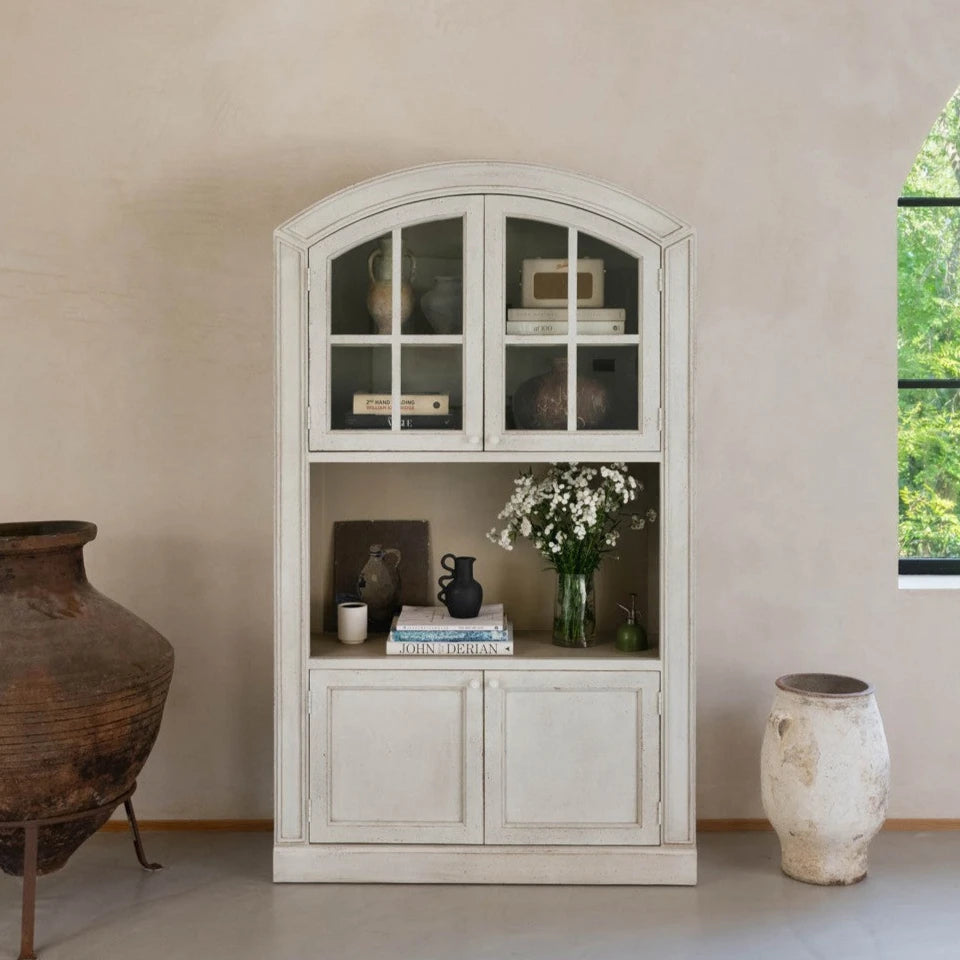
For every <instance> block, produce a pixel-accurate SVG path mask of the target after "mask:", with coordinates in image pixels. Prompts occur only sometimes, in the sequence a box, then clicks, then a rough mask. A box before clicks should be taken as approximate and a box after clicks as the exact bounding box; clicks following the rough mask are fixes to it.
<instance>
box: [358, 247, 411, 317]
mask: <svg viewBox="0 0 960 960" xmlns="http://www.w3.org/2000/svg"><path fill="white" fill-rule="evenodd" d="M415 269H416V261H415V260H414V258H413V255H412V254H411V253H409V252H408V251H407V250H405V249H404V250H401V255H400V323H401V324H404V323H406V322H407V320H409V319H410V314H411V313H413V287H412V286H411V284H410V281H411V280H412V279H413V274H414V270H415ZM367 273H368V275H369V277H370V288H369V290H368V291H367V310H368V311H369V313H370V316H371V318H372V319H373V322H374V326H375V327H376V332H377V333H380V334H389V333H391V332H392V331H393V239H392V238H391V237H384V238H383V239H382V240H381V241H380V246H379V247H377V249H376V250H374V251H373V252H372V253H371V254H370V256H369V257H368V258H367Z"/></svg>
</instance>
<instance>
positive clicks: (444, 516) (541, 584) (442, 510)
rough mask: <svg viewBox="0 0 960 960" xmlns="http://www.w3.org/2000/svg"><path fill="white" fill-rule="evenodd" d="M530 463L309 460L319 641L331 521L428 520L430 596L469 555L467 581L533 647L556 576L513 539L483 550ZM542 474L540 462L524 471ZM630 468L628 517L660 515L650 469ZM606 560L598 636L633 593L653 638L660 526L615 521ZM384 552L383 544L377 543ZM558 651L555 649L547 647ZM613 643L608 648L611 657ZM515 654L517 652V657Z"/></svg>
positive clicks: (329, 604) (332, 620) (328, 628)
mask: <svg viewBox="0 0 960 960" xmlns="http://www.w3.org/2000/svg"><path fill="white" fill-rule="evenodd" d="M530 466H531V465H530V464H526V463H516V462H502V463H436V462H431V463H394V462H380V463H313V464H311V465H310V541H309V553H310V627H311V633H312V634H315V635H318V639H317V640H315V642H314V646H315V648H316V649H323V647H322V644H321V645H320V646H317V645H318V643H320V640H319V635H323V634H327V635H335V633H336V606H335V598H334V589H333V584H334V577H333V524H334V522H336V521H338V520H427V521H428V522H429V523H430V578H429V584H430V586H431V592H430V595H429V596H428V597H427V598H426V600H427V602H428V603H435V602H436V601H435V599H434V595H435V592H436V587H435V584H436V580H437V577H438V576H439V575H440V573H441V572H442V570H441V569H440V558H441V557H442V556H443V555H444V554H445V553H454V554H460V555H469V556H473V557H476V558H477V559H476V564H475V575H476V578H477V580H479V582H480V583H481V584H482V585H483V588H484V600H485V602H488V603H498V602H502V603H503V604H504V607H505V610H506V613H507V616H508V617H510V619H511V620H512V622H513V624H514V628H515V630H516V631H517V634H518V638H519V637H520V636H523V637H525V638H526V639H528V640H530V641H535V642H538V643H539V642H541V641H542V640H543V638H544V637H545V636H548V634H549V631H550V630H551V628H552V623H553V604H554V591H555V588H556V574H555V573H554V572H553V571H552V570H551V569H549V568H548V567H547V565H546V562H545V561H544V559H543V558H542V557H541V556H540V555H539V553H537V551H536V550H535V549H534V547H533V546H532V544H530V543H529V542H527V541H525V540H522V541H518V542H517V544H516V546H515V547H514V549H513V550H511V551H506V550H504V549H502V548H501V547H499V546H497V545H495V544H493V543H491V542H490V541H489V540H488V539H487V533H488V531H490V530H491V528H493V527H494V526H498V525H499V524H500V523H501V522H500V521H498V520H497V514H498V513H499V511H500V510H501V509H502V508H503V505H504V504H505V503H506V501H507V500H508V498H509V497H510V494H511V493H512V491H513V480H514V479H515V478H516V477H517V476H518V475H519V473H520V471H521V470H526V469H529V468H530ZM532 466H533V469H534V471H535V472H536V473H537V474H538V475H539V474H542V472H543V470H544V468H545V465H544V464H535V465H532ZM629 470H630V472H631V474H633V475H634V476H635V477H636V478H637V479H638V480H639V481H641V482H642V484H643V486H644V489H643V491H642V492H641V493H640V496H639V498H638V500H637V501H635V502H634V503H632V504H630V505H629V506H628V507H627V510H628V511H629V512H630V513H637V514H643V513H645V512H646V510H647V509H649V508H653V509H655V510H657V512H658V513H659V512H660V505H659V473H660V465H659V464H657V463H632V464H630V465H629ZM620 529H621V537H620V542H619V544H618V545H617V548H616V550H615V551H614V553H612V554H611V555H609V556H608V557H607V558H606V559H605V560H604V562H603V564H602V566H601V568H600V570H599V571H598V573H597V575H596V578H595V587H596V613H597V635H598V640H600V641H601V642H602V641H604V640H606V641H607V642H610V641H612V638H613V635H614V634H615V632H616V628H617V626H618V625H619V624H621V623H622V622H623V620H624V615H623V613H622V611H621V610H620V609H619V607H618V606H617V604H618V603H623V604H626V605H629V602H630V601H629V597H630V594H631V593H636V594H637V606H638V610H639V612H640V614H641V618H642V623H643V624H644V626H645V628H646V630H647V631H648V634H649V635H650V636H651V637H654V636H655V635H656V634H658V633H659V632H660V631H659V617H660V559H659V557H660V554H659V545H660V537H661V533H660V521H659V520H658V521H657V522H655V523H653V524H650V523H647V524H646V525H645V526H644V528H643V529H639V530H637V529H631V523H630V521H629V518H626V517H625V518H624V521H623V522H622V524H621V528H620ZM385 546H386V545H385ZM554 649H555V650H557V651H559V650H560V648H554ZM612 649H613V648H612V646H611V647H609V650H610V651H611V652H612ZM518 652H519V650H518Z"/></svg>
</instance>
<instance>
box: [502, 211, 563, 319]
mask: <svg viewBox="0 0 960 960" xmlns="http://www.w3.org/2000/svg"><path fill="white" fill-rule="evenodd" d="M506 231H507V233H506V251H505V257H506V270H505V281H506V298H505V302H506V312H507V315H506V324H507V327H506V332H507V336H534V337H535V336H550V335H561V334H566V332H567V307H566V300H567V292H566V291H567V273H566V268H567V242H568V237H567V234H568V231H567V228H566V227H564V226H560V225H558V224H555V223H543V222H542V221H540V220H526V219H523V218H520V217H507V226H506Z"/></svg>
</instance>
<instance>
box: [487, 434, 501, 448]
mask: <svg viewBox="0 0 960 960" xmlns="http://www.w3.org/2000/svg"><path fill="white" fill-rule="evenodd" d="M499 442H500V438H499V437H498V436H497V435H496V434H491V435H490V436H489V437H487V443H489V444H490V446H491V447H495V446H496V445H497V444H498V443H499Z"/></svg>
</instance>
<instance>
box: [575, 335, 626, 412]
mask: <svg viewBox="0 0 960 960" xmlns="http://www.w3.org/2000/svg"><path fill="white" fill-rule="evenodd" d="M639 409H640V403H639V364H638V361H637V348H636V346H589V347H587V346H578V347H577V429H578V430H636V429H637V427H638V417H639Z"/></svg>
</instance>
